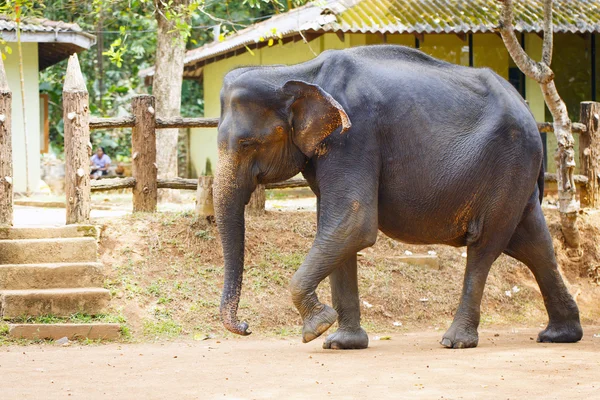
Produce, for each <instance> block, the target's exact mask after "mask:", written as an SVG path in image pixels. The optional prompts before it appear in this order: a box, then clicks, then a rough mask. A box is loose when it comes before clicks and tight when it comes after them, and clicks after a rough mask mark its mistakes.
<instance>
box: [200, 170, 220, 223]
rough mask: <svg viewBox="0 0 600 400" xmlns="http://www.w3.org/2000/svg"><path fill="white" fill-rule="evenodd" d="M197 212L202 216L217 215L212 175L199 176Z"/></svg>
mask: <svg viewBox="0 0 600 400" xmlns="http://www.w3.org/2000/svg"><path fill="white" fill-rule="evenodd" d="M196 214H197V215H198V216H200V217H214V216H215V206H214V204H213V177H212V176H201V177H199V178H198V191H197V192H196Z"/></svg>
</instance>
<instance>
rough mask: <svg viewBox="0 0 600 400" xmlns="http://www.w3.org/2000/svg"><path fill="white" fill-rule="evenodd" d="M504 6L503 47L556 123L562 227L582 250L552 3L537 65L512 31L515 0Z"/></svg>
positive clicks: (547, 6) (547, 1)
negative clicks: (555, 62) (554, 65)
mask: <svg viewBox="0 0 600 400" xmlns="http://www.w3.org/2000/svg"><path fill="white" fill-rule="evenodd" d="M499 1H500V3H502V13H501V15H500V33H501V35H502V40H503V41H504V45H505V46H506V49H507V50H508V52H509V54H510V55H511V57H512V59H513V60H514V62H515V64H517V66H518V67H519V69H520V70H521V71H522V72H523V73H524V74H525V75H527V76H528V77H529V78H531V79H534V80H535V81H537V82H538V83H539V84H540V86H541V88H542V92H543V94H544V100H545V102H546V105H547V106H548V109H549V110H550V112H551V113H552V117H553V119H554V135H555V136H556V141H557V142H558V149H557V152H556V155H555V160H556V169H557V171H558V173H557V185H558V201H559V212H560V219H561V227H562V232H563V235H564V238H565V240H566V242H567V245H568V246H570V247H579V229H578V228H577V213H578V211H579V203H578V202H577V200H576V188H575V181H574V172H575V150H574V144H575V140H574V139H573V134H572V132H571V120H570V119H569V114H568V113H567V107H566V106H565V103H564V102H563V101H562V99H561V98H560V96H559V94H558V91H557V90H556V85H555V84H554V72H553V71H552V70H551V69H550V63H551V62H552V46H553V43H552V42H553V40H552V39H553V32H552V30H553V28H552V4H553V1H552V0H544V44H543V49H542V60H541V61H540V62H535V61H534V60H532V59H531V58H530V57H529V56H528V55H527V53H526V52H525V50H523V48H522V47H521V45H520V44H519V41H518V40H517V37H516V35H515V32H514V27H513V5H512V0H499Z"/></svg>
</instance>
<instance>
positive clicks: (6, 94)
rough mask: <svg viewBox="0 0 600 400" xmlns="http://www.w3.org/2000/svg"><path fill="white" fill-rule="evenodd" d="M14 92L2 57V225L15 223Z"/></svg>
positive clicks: (0, 73)
mask: <svg viewBox="0 0 600 400" xmlns="http://www.w3.org/2000/svg"><path fill="white" fill-rule="evenodd" d="M11 106H12V93H11V91H10V88H9V87H8V81H7V80H6V73H5V71H4V63H3V62H2V57H0V225H8V226H11V225H12V224H13V167H12V143H11V140H12V137H11V135H12V132H11V130H12V129H11Z"/></svg>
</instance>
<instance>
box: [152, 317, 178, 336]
mask: <svg viewBox="0 0 600 400" xmlns="http://www.w3.org/2000/svg"><path fill="white" fill-rule="evenodd" d="M182 330H183V328H182V327H181V325H180V324H178V323H177V322H175V321H173V320H171V319H167V320H163V321H152V320H145V321H144V326H143V331H144V335H146V336H150V337H155V338H165V339H173V338H176V337H177V336H179V335H180V334H181V332H182Z"/></svg>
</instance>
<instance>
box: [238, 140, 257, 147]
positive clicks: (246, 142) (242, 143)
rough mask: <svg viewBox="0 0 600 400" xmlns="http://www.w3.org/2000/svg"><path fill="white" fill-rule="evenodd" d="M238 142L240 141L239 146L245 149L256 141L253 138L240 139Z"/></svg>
mask: <svg viewBox="0 0 600 400" xmlns="http://www.w3.org/2000/svg"><path fill="white" fill-rule="evenodd" d="M239 143H240V147H241V148H242V149H247V148H249V147H252V146H253V145H255V144H256V141H255V140H254V139H241V140H240V141H239Z"/></svg>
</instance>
